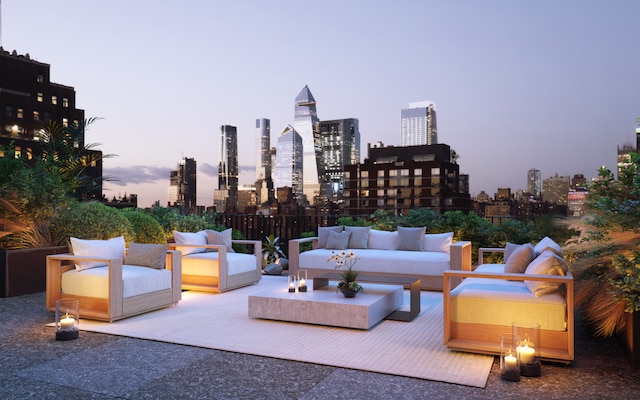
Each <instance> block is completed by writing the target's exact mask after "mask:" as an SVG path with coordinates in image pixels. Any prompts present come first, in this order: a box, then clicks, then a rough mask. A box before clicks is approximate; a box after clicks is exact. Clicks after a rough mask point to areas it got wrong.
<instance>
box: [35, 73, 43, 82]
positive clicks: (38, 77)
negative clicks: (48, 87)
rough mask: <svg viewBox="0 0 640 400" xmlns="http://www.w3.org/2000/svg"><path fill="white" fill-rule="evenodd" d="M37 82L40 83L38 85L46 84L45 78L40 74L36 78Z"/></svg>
mask: <svg viewBox="0 0 640 400" xmlns="http://www.w3.org/2000/svg"><path fill="white" fill-rule="evenodd" d="M36 82H38V83H42V82H44V76H42V75H40V74H38V76H36Z"/></svg>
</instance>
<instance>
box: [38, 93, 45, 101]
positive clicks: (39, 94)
mask: <svg viewBox="0 0 640 400" xmlns="http://www.w3.org/2000/svg"><path fill="white" fill-rule="evenodd" d="M43 98H44V96H43V95H42V93H38V96H37V100H38V103H42V100H43Z"/></svg>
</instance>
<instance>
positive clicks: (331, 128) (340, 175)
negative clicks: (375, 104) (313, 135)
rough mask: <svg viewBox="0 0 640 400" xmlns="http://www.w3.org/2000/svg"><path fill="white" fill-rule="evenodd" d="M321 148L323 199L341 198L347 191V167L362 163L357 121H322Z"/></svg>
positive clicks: (321, 191)
mask: <svg viewBox="0 0 640 400" xmlns="http://www.w3.org/2000/svg"><path fill="white" fill-rule="evenodd" d="M319 139H320V147H321V149H322V171H323V172H324V174H323V175H322V177H321V181H322V184H321V185H322V186H321V190H320V193H321V195H322V197H323V198H324V199H331V198H332V197H335V196H338V197H341V196H342V193H343V191H344V183H345V177H344V167H345V166H346V165H354V164H357V163H359V162H360V129H359V121H358V120H357V119H355V118H347V119H336V120H331V121H320V124H319Z"/></svg>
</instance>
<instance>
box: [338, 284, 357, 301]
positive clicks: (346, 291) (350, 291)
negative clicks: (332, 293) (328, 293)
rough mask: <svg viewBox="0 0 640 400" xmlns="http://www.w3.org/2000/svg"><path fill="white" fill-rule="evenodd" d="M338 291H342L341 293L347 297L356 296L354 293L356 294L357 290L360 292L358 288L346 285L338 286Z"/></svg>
mask: <svg viewBox="0 0 640 400" xmlns="http://www.w3.org/2000/svg"><path fill="white" fill-rule="evenodd" d="M340 292H341V293H342V295H343V296H344V297H346V298H348V299H350V298H353V297H356V295H357V294H358V292H360V289H358V290H353V289H350V288H349V287H347V286H343V287H341V288H340Z"/></svg>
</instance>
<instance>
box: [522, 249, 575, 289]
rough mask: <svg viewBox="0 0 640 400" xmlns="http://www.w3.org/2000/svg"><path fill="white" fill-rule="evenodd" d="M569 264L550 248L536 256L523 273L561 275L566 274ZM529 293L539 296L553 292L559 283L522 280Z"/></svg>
mask: <svg viewBox="0 0 640 400" xmlns="http://www.w3.org/2000/svg"><path fill="white" fill-rule="evenodd" d="M568 269H569V266H568V265H567V262H566V261H565V260H564V258H562V257H560V256H558V255H557V254H556V253H554V252H553V251H551V250H545V251H544V252H543V253H542V254H540V255H539V256H538V257H536V258H535V259H534V260H533V261H531V263H529V266H527V269H526V270H525V271H524V274H525V275H561V276H564V275H566V274H567V270H568ZM524 284H525V285H527V287H528V288H529V290H530V291H531V293H533V294H534V295H535V296H536V297H540V296H542V295H545V294H549V293H553V292H555V291H556V290H558V288H559V287H560V283H557V282H543V281H524Z"/></svg>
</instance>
